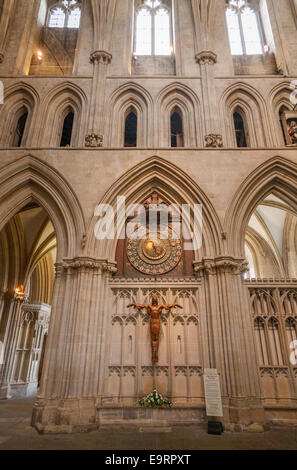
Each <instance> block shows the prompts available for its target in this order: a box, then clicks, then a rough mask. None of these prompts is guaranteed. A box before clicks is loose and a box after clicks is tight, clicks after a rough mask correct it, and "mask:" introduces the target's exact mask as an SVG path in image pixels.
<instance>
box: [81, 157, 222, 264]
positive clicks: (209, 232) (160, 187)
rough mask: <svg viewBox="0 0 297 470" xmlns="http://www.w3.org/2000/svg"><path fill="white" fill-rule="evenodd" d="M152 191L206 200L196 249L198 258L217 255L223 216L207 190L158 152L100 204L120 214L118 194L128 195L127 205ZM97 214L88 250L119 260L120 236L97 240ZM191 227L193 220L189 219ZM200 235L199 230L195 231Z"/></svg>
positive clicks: (177, 200)
mask: <svg viewBox="0 0 297 470" xmlns="http://www.w3.org/2000/svg"><path fill="white" fill-rule="evenodd" d="M152 191H157V192H158V193H159V194H160V196H161V197H163V198H164V200H168V201H170V202H171V203H172V204H177V205H178V206H181V205H182V204H189V205H190V207H191V208H193V206H194V204H202V207H203V243H202V244H203V246H202V248H201V249H200V250H197V251H196V253H195V257H196V259H200V258H201V257H202V252H203V256H214V255H218V254H220V253H221V233H222V229H221V224H220V221H219V218H218V216H217V214H216V212H215V210H214V208H213V206H212V204H211V202H210V200H209V199H208V197H207V196H206V195H205V193H204V192H203V191H202V190H201V188H200V187H199V186H198V185H197V183H196V182H195V181H193V180H192V179H191V178H190V177H189V176H188V175H187V174H186V173H184V172H183V171H182V170H180V169H179V168H178V167H177V166H175V165H173V164H172V163H170V162H168V161H166V160H164V159H162V158H160V157H157V156H154V157H151V158H149V159H147V160H145V161H144V162H142V163H140V164H138V165H136V166H135V167H133V168H132V169H130V170H129V171H128V172H126V173H125V174H124V175H123V176H121V177H120V178H119V179H118V180H116V181H115V182H114V183H113V185H112V186H111V187H110V189H109V190H108V191H107V193H106V194H105V196H104V197H103V199H102V200H101V201H99V203H100V204H108V205H110V206H112V207H113V209H114V212H115V214H116V208H117V206H116V205H117V197H118V195H119V194H120V195H121V196H124V197H125V198H126V207H128V206H129V205H130V204H137V203H141V202H142V201H143V200H145V198H147V199H148V198H149V197H150V195H151V193H152ZM97 222H98V218H97V217H93V218H92V220H91V223H90V226H89V229H88V240H87V246H86V250H87V252H88V254H90V255H91V253H92V256H93V255H94V256H95V257H97V258H103V259H108V260H109V261H114V260H115V253H116V245H117V242H118V240H117V239H116V237H115V239H114V240H101V241H99V240H96V238H95V236H94V229H95V225H96V223H97ZM188 222H189V228H191V230H193V227H192V226H191V224H192V220H189V221H188ZM118 223H119V226H120V228H121V229H122V228H123V227H124V224H125V219H123V218H121V219H120V220H119V221H118ZM194 235H195V236H197V234H194Z"/></svg>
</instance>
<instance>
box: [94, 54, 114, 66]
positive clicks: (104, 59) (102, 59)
mask: <svg viewBox="0 0 297 470" xmlns="http://www.w3.org/2000/svg"><path fill="white" fill-rule="evenodd" d="M111 60H112V55H111V54H110V53H109V52H106V51H95V52H92V54H91V55H90V62H91V64H94V65H97V64H103V65H109V64H110V63H111Z"/></svg>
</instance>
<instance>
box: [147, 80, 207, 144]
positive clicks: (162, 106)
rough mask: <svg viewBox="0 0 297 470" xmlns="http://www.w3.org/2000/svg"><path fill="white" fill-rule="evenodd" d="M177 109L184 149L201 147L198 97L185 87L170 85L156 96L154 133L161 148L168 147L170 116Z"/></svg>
mask: <svg viewBox="0 0 297 470" xmlns="http://www.w3.org/2000/svg"><path fill="white" fill-rule="evenodd" d="M175 107H178V108H179V109H180V110H181V112H182V119H183V134H184V146H185V147H203V135H204V132H203V126H202V120H201V112H200V102H199V99H198V96H197V95H196V94H195V93H194V92H193V90H191V89H190V88H189V87H187V86H186V85H183V84H181V83H177V82H176V83H171V84H170V85H168V86H166V87H165V88H164V89H163V90H161V92H160V93H159V95H158V98H157V110H156V113H157V115H156V123H157V127H156V132H157V135H158V139H159V142H160V146H161V147H170V146H171V144H170V116H171V113H172V110H173V109H174V108H175Z"/></svg>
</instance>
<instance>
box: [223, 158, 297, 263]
mask: <svg viewBox="0 0 297 470" xmlns="http://www.w3.org/2000/svg"><path fill="white" fill-rule="evenodd" d="M296 174H297V165H296V163H293V162H292V161H290V160H287V159H285V158H283V157H274V158H272V159H270V160H268V161H267V162H265V163H263V164H262V165H260V166H259V167H258V168H256V169H255V170H254V171H253V172H252V173H251V174H250V175H249V176H248V177H247V178H246V179H245V181H243V183H242V184H241V185H240V188H239V189H238V191H237V192H236V194H235V196H234V198H233V200H232V202H231V204H230V205H229V207H228V209H227V212H226V214H227V215H226V218H225V223H224V226H225V228H226V231H227V233H228V251H229V253H233V254H234V256H238V257H243V258H244V257H245V255H244V238H245V233H246V229H247V226H248V222H249V220H250V217H251V215H252V213H253V211H254V210H255V208H256V207H257V206H258V204H260V203H261V201H263V199H265V198H266V197H267V196H269V195H270V194H271V193H273V194H274V195H275V196H277V197H278V198H280V199H282V200H283V201H284V202H285V203H286V204H287V205H288V206H290V207H291V209H292V210H293V211H295V213H296V211H297V202H296V186H297V177H296Z"/></svg>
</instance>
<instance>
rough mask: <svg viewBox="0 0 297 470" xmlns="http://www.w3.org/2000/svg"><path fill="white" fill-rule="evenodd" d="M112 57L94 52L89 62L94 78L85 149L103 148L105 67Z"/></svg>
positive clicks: (104, 52)
mask: <svg viewBox="0 0 297 470" xmlns="http://www.w3.org/2000/svg"><path fill="white" fill-rule="evenodd" d="M111 60H112V55H111V54H109V53H108V52H106V51H95V52H93V53H92V54H91V57H90V61H91V62H92V64H94V77H93V85H92V96H91V100H90V102H91V105H90V114H89V133H88V134H87V136H86V140H85V145H86V147H103V126H104V100H105V87H106V75H107V67H108V65H109V64H110V63H111Z"/></svg>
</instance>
